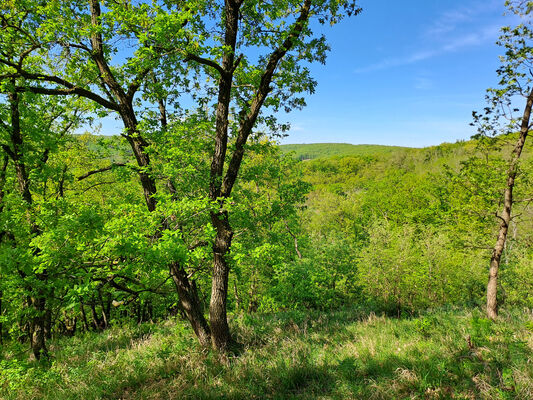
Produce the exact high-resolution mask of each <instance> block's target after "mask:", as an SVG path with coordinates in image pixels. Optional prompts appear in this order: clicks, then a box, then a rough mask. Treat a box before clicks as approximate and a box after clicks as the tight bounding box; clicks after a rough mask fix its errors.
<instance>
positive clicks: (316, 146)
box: [280, 143, 402, 161]
mask: <svg viewBox="0 0 533 400" xmlns="http://www.w3.org/2000/svg"><path fill="white" fill-rule="evenodd" d="M280 147H281V150H282V151H283V152H284V153H285V154H288V153H292V154H293V156H294V157H295V158H297V159H299V160H312V159H315V158H328V157H333V156H338V157H345V156H352V155H353V156H376V155H382V154H389V153H392V152H394V151H398V150H401V149H402V147H396V146H380V145H375V144H360V145H353V144H348V143H311V144H282V145H281V146H280ZM323 161H325V160H323Z"/></svg>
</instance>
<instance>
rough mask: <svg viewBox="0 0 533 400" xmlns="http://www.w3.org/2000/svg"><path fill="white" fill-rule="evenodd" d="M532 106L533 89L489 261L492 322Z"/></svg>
mask: <svg viewBox="0 0 533 400" xmlns="http://www.w3.org/2000/svg"><path fill="white" fill-rule="evenodd" d="M532 106H533V89H532V90H531V92H530V94H529V96H528V97H527V102H526V107H525V109H524V114H523V116H522V123H521V126H520V136H519V137H518V141H517V142H516V145H515V147H514V150H513V157H512V159H511V164H510V165H509V169H508V171H507V186H506V187H505V192H504V196H503V211H502V213H501V215H500V230H499V232H498V239H497V240H496V244H495V245H494V248H493V250H492V257H491V259H490V270H489V282H488V284H487V316H488V317H489V318H490V319H492V320H494V319H496V317H497V316H498V297H497V292H498V270H499V268H500V259H501V256H502V253H503V250H504V248H505V241H506V239H507V232H508V230H509V223H510V222H511V209H512V206H513V188H514V184H515V179H516V174H517V171H518V161H519V159H520V155H521V154H522V150H523V148H524V144H525V143H526V138H527V135H528V132H529V129H530V125H529V120H530V117H531V108H532Z"/></svg>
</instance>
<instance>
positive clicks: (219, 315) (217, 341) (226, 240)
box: [209, 212, 233, 351]
mask: <svg viewBox="0 0 533 400" xmlns="http://www.w3.org/2000/svg"><path fill="white" fill-rule="evenodd" d="M211 221H212V224H213V225H214V226H215V228H216V231H217V235H216V237H215V243H214V245H213V256H214V261H213V276H212V278H211V301H210V303H209V322H210V323H211V339H212V344H213V348H215V349H216V350H219V351H226V350H227V348H228V346H229V345H230V343H231V335H230V331H229V325H228V318H227V311H226V306H227V298H228V278H229V265H228V262H227V260H226V254H227V253H228V252H229V249H230V247H231V239H232V237H233V231H232V229H231V226H230V224H229V221H228V215H227V213H225V212H224V213H220V214H212V215H211Z"/></svg>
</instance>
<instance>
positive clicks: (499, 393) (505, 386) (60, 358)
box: [0, 310, 533, 400]
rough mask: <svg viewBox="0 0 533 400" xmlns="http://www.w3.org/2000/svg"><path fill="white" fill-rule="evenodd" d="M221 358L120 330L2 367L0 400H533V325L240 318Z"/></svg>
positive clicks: (169, 328) (180, 333) (344, 315)
mask: <svg viewBox="0 0 533 400" xmlns="http://www.w3.org/2000/svg"><path fill="white" fill-rule="evenodd" d="M232 326H233V327H234V331H235V333H236V335H237V337H238V340H239V341H240V342H241V343H243V347H242V349H241V350H240V353H239V354H238V355H235V356H231V357H229V358H228V359H227V360H220V359H219V358H218V357H217V355H216V354H213V353H212V352H206V351H203V350H202V349H200V348H199V347H198V346H197V345H196V342H195V340H194V338H193V336H192V334H191V332H190V331H189V329H188V328H187V327H186V326H185V325H184V324H183V323H182V322H177V321H167V322H165V323H163V324H144V325H141V326H135V327H132V326H126V327H120V328H119V327H115V328H113V329H110V330H108V331H106V332H104V333H102V334H88V335H84V336H81V337H76V338H71V339H62V340H60V341H57V342H54V344H53V347H52V353H53V360H52V361H51V363H50V364H49V365H39V364H37V363H35V362H29V361H23V360H26V359H27V353H24V352H22V351H21V349H20V348H19V349H17V348H16V347H14V346H11V347H10V348H9V349H8V350H4V352H3V356H2V359H1V360H0V363H1V367H2V370H1V372H0V397H1V398H2V399H25V400H29V399H169V398H179V399H181V398H185V399H187V398H190V399H292V398H294V399H532V398H533V317H532V316H531V314H527V313H525V312H519V311H515V312H509V313H503V314H502V318H501V321H500V322H498V323H497V324H492V323H490V322H489V321H487V320H485V319H483V318H481V313H479V312H477V311H474V312H465V311H457V310H456V311H439V312H434V313H428V314H426V315H424V316H422V317H419V318H413V319H411V318H410V319H394V318H388V317H384V316H376V315H374V314H367V313H364V312H362V311H357V310H347V311H339V312H334V313H328V314H325V313H319V312H310V313H301V312H293V313H283V314H273V315H253V316H249V315H245V316H241V317H235V318H234V319H233V321H232Z"/></svg>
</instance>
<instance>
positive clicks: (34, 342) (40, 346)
mask: <svg viewBox="0 0 533 400" xmlns="http://www.w3.org/2000/svg"><path fill="white" fill-rule="evenodd" d="M39 292H40V291H38V296H36V297H32V298H31V304H32V306H33V308H34V312H36V315H35V316H34V317H33V319H32V334H31V349H32V351H33V355H34V356H35V358H36V359H37V360H39V359H40V358H41V357H46V356H47V355H48V349H47V348H46V300H45V298H44V297H43V296H40V294H41V293H39Z"/></svg>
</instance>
